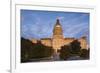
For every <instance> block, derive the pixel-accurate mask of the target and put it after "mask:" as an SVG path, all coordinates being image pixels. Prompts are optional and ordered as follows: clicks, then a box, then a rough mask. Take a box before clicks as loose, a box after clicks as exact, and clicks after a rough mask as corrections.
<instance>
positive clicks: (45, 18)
mask: <svg viewBox="0 0 100 73" xmlns="http://www.w3.org/2000/svg"><path fill="white" fill-rule="evenodd" d="M57 18H58V19H59V20H60V23H61V25H62V29H63V35H64V37H66V38H67V37H75V38H80V37H82V36H84V35H85V36H87V38H88V39H89V13H79V12H55V11H36V10H21V37H24V38H26V39H32V38H36V39H40V38H49V37H52V34H53V28H54V25H55V23H56V20H57Z"/></svg>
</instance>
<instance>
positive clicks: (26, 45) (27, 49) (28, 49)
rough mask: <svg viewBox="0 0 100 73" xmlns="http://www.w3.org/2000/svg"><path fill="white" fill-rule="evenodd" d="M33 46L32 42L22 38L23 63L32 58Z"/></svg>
mask: <svg viewBox="0 0 100 73" xmlns="http://www.w3.org/2000/svg"><path fill="white" fill-rule="evenodd" d="M33 45H34V44H33V43H32V42H31V41H30V40H28V39H24V38H21V62H26V61H28V60H29V59H30V58H31V56H32V55H31V54H32V46H33Z"/></svg>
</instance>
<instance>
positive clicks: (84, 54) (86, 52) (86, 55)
mask: <svg viewBox="0 0 100 73" xmlns="http://www.w3.org/2000/svg"><path fill="white" fill-rule="evenodd" d="M80 57H82V58H83V59H89V50H87V49H82V50H81V53H80Z"/></svg>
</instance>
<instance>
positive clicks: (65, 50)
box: [59, 45, 71, 60]
mask: <svg viewBox="0 0 100 73" xmlns="http://www.w3.org/2000/svg"><path fill="white" fill-rule="evenodd" d="M59 52H60V55H59V56H60V59H61V60H66V59H67V58H69V57H70V55H71V46H70V45H64V46H62V47H61V49H60V51H59Z"/></svg>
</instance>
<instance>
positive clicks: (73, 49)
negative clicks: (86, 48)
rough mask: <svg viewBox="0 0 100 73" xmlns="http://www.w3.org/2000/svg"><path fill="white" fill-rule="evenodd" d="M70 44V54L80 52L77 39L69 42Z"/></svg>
mask: <svg viewBox="0 0 100 73" xmlns="http://www.w3.org/2000/svg"><path fill="white" fill-rule="evenodd" d="M70 46H71V53H72V54H79V53H80V49H81V46H80V42H79V41H78V40H74V41H72V42H71V43H70Z"/></svg>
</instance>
